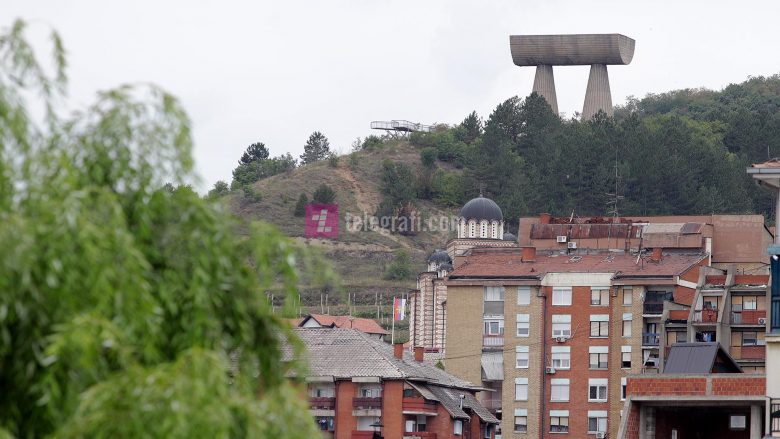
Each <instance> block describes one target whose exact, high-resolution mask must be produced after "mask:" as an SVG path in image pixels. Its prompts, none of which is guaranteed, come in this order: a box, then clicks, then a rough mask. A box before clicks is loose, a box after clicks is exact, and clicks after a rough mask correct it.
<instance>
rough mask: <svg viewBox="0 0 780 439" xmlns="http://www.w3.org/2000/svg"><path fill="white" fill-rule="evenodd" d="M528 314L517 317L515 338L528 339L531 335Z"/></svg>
mask: <svg viewBox="0 0 780 439" xmlns="http://www.w3.org/2000/svg"><path fill="white" fill-rule="evenodd" d="M530 320H531V317H530V314H518V315H517V336H518V337H528V336H529V335H530V333H531V329H530V328H531V325H530Z"/></svg>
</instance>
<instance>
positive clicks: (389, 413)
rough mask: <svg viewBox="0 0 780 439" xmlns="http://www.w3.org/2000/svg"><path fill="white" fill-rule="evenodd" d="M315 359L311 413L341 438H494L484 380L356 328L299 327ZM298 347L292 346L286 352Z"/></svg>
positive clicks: (310, 382)
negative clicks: (479, 382) (480, 396)
mask: <svg viewBox="0 0 780 439" xmlns="http://www.w3.org/2000/svg"><path fill="white" fill-rule="evenodd" d="M296 334H297V335H298V336H299V337H300V339H301V340H302V341H303V343H304V346H305V349H306V360H307V361H308V366H309V368H308V374H307V376H306V377H305V381H306V383H307V386H308V396H309V403H310V406H311V414H312V416H313V417H314V418H315V420H316V422H317V424H318V425H319V427H320V429H321V430H322V432H323V437H330V438H336V439H370V438H376V437H385V438H388V439H389V438H403V439H456V438H457V439H483V438H488V439H492V438H494V434H495V425H496V424H497V423H498V420H497V419H496V418H495V417H494V416H493V415H492V414H491V413H490V412H489V411H488V410H487V409H486V408H485V407H483V406H482V405H481V404H480V403H479V401H478V400H477V398H476V393H477V392H478V391H479V390H480V387H478V386H476V385H474V384H472V383H469V382H467V381H464V380H462V379H460V378H457V377H455V376H453V375H451V374H449V373H447V372H445V371H443V370H441V369H439V368H436V367H434V366H431V365H429V364H427V363H424V362H423V351H422V349H421V348H420V349H416V350H415V352H414V356H412V355H411V354H410V353H408V352H404V349H403V346H402V345H400V344H397V345H395V346H391V345H389V344H387V343H385V342H383V341H380V340H379V339H378V338H376V337H373V336H371V335H369V334H366V333H364V332H361V331H359V330H357V329H339V328H331V329H297V330H296ZM292 354H293V351H292V349H291V348H290V347H286V348H285V358H286V359H287V360H291V359H292Z"/></svg>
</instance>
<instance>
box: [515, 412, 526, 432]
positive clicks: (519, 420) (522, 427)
mask: <svg viewBox="0 0 780 439" xmlns="http://www.w3.org/2000/svg"><path fill="white" fill-rule="evenodd" d="M527 431H528V416H515V432H517V433H525V432H527Z"/></svg>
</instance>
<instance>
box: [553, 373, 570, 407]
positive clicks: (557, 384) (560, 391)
mask: <svg viewBox="0 0 780 439" xmlns="http://www.w3.org/2000/svg"><path fill="white" fill-rule="evenodd" d="M568 400H569V379H568V378H563V379H560V378H557V379H556V378H553V379H552V380H550V401H553V402H555V401H558V402H560V401H568Z"/></svg>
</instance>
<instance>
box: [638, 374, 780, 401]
mask: <svg viewBox="0 0 780 439" xmlns="http://www.w3.org/2000/svg"><path fill="white" fill-rule="evenodd" d="M736 375H737V376H734V374H714V375H669V376H659V377H636V376H634V377H629V378H628V389H627V393H628V395H629V396H762V395H765V394H766V378H765V377H764V376H751V375H741V374H736Z"/></svg>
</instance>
